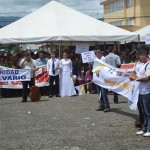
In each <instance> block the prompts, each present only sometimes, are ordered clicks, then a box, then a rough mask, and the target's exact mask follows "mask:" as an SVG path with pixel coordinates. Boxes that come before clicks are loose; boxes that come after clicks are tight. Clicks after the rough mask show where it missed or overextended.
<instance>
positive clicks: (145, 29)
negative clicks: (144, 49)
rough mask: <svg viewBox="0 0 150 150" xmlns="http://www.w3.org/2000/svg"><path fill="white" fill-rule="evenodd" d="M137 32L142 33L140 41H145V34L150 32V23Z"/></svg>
mask: <svg viewBox="0 0 150 150" xmlns="http://www.w3.org/2000/svg"><path fill="white" fill-rule="evenodd" d="M134 33H135V34H139V35H140V41H141V42H144V41H145V35H146V34H148V33H150V25H148V26H146V27H144V28H142V29H140V30H137V31H135V32H134Z"/></svg>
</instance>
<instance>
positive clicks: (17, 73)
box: [0, 69, 31, 82]
mask: <svg viewBox="0 0 150 150" xmlns="http://www.w3.org/2000/svg"><path fill="white" fill-rule="evenodd" d="M30 80H31V70H30V69H11V70H8V69H0V82H4V81H30Z"/></svg>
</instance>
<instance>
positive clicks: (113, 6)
mask: <svg viewBox="0 0 150 150" xmlns="http://www.w3.org/2000/svg"><path fill="white" fill-rule="evenodd" d="M122 9H123V0H117V1H114V2H112V3H110V4H109V12H110V13H112V12H116V11H119V10H122Z"/></svg>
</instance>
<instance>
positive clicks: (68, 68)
mask: <svg viewBox="0 0 150 150" xmlns="http://www.w3.org/2000/svg"><path fill="white" fill-rule="evenodd" d="M60 67H61V72H60V96H61V97H64V96H72V95H75V94H76V90H75V87H74V83H73V80H72V77H71V74H72V61H71V60H70V59H66V60H65V59H61V61H60Z"/></svg>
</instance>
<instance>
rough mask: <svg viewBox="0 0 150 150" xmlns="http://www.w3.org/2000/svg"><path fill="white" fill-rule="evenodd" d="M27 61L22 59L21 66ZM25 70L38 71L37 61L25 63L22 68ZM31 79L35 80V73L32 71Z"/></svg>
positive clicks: (32, 60)
mask: <svg viewBox="0 0 150 150" xmlns="http://www.w3.org/2000/svg"><path fill="white" fill-rule="evenodd" d="M24 60H25V59H22V60H21V62H20V64H21V63H22V62H23V61H24ZM22 68H23V69H31V70H32V69H36V68H37V64H36V61H35V60H34V59H31V60H30V61H29V62H28V61H25V63H24V65H23V66H22ZM31 78H33V71H31Z"/></svg>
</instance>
